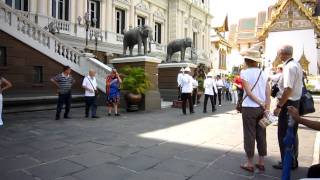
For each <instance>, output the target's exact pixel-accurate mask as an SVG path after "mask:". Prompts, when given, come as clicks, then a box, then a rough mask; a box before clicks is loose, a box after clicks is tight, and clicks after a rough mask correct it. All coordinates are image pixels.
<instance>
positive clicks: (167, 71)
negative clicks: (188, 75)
mask: <svg viewBox="0 0 320 180" xmlns="http://www.w3.org/2000/svg"><path fill="white" fill-rule="evenodd" d="M185 67H190V69H191V70H192V74H193V71H194V69H196V68H197V65H195V64H192V63H166V64H159V65H158V68H159V90H160V94H161V98H162V99H164V100H165V101H174V102H173V103H174V105H175V107H179V106H181V102H177V99H178V83H177V77H178V74H179V72H180V69H181V68H185Z"/></svg>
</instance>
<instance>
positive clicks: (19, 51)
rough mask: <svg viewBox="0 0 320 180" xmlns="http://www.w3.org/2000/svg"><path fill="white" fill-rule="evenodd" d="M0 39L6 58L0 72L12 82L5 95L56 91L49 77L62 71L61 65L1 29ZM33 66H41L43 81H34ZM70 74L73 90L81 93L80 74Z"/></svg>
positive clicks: (28, 94)
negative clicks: (73, 79) (37, 82)
mask: <svg viewBox="0 0 320 180" xmlns="http://www.w3.org/2000/svg"><path fill="white" fill-rule="evenodd" d="M0 39H1V41H0V47H5V49H6V60H7V65H6V66H0V73H1V75H2V76H3V77H5V78H6V79H8V80H9V81H11V82H12V84H13V87H12V88H11V89H10V90H8V91H7V92H5V95H7V96H13V97H16V96H34V95H38V96H40V95H54V94H55V93H56V92H55V88H54V86H53V85H52V83H51V82H50V79H51V77H53V76H54V75H56V74H58V73H60V72H62V67H63V66H62V65H61V64H59V63H57V62H55V61H54V60H53V59H50V58H49V57H47V56H45V55H43V54H42V53H40V52H38V51H36V50H35V49H33V48H31V47H29V46H28V45H26V44H24V43H22V42H20V41H19V40H17V39H15V38H14V37H12V36H10V35H8V34H6V33H5V32H3V31H0ZM34 66H41V67H42V68H43V83H40V84H36V83H34V78H33V77H34V70H33V68H34ZM72 75H73V77H74V78H75V80H76V84H75V85H74V92H77V93H81V92H82V89H81V83H82V76H80V75H79V74H76V73H73V74H72Z"/></svg>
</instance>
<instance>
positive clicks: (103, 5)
mask: <svg viewBox="0 0 320 180" xmlns="http://www.w3.org/2000/svg"><path fill="white" fill-rule="evenodd" d="M106 9H107V2H106V0H102V1H101V11H100V14H101V18H100V23H101V27H100V29H101V30H102V31H105V30H106V20H107V17H106V15H105V12H106Z"/></svg>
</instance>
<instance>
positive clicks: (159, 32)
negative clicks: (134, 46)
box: [158, 24, 162, 44]
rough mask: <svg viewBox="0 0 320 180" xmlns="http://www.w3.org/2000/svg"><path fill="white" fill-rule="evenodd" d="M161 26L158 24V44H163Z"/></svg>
mask: <svg viewBox="0 0 320 180" xmlns="http://www.w3.org/2000/svg"><path fill="white" fill-rule="evenodd" d="M161 34H162V33H161V24H158V43H159V44H161Z"/></svg>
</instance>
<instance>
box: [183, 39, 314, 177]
mask: <svg viewBox="0 0 320 180" xmlns="http://www.w3.org/2000/svg"><path fill="white" fill-rule="evenodd" d="M278 57H279V58H280V60H281V61H282V64H281V65H279V66H277V69H276V72H275V73H274V74H273V75H271V76H269V75H267V74H266V72H265V71H264V70H263V69H262V68H260V64H261V54H260V52H259V51H255V50H253V49H249V50H247V51H245V52H243V58H244V63H245V64H244V66H243V68H242V69H241V72H240V73H238V74H236V75H235V76H234V77H233V78H231V79H230V78H226V77H223V78H222V77H221V76H220V75H217V76H214V74H213V72H212V71H211V72H209V73H207V74H206V78H205V80H204V83H203V88H204V104H203V112H204V113H207V103H208V100H209V99H210V102H211V107H212V112H214V111H215V110H216V107H215V106H216V100H217V99H218V105H219V106H221V105H222V104H221V98H222V97H224V96H225V98H226V100H227V101H231V102H232V103H233V104H238V105H239V104H240V105H241V113H242V120H243V142H244V151H245V154H246V162H245V163H244V164H241V165H240V167H241V168H242V169H244V170H246V171H249V172H254V171H255V169H258V170H260V171H265V169H266V168H265V160H264V158H265V156H266V155H267V139H266V128H265V127H262V126H261V125H259V121H260V120H261V119H263V117H264V115H265V114H266V113H267V112H268V113H273V115H274V116H277V117H278V143H279V149H280V157H281V159H279V162H278V163H277V164H275V165H273V168H275V169H283V166H284V165H283V162H284V157H285V148H286V146H285V144H284V138H285V136H286V133H287V129H288V123H289V116H290V114H291V115H292V116H293V118H294V119H295V120H296V122H295V123H294V125H293V134H294V140H295V142H294V147H293V162H292V164H291V168H292V169H297V168H298V166H299V161H298V152H299V151H298V148H299V138H298V133H297V131H298V123H302V124H305V125H307V126H310V127H311V128H315V129H317V128H319V124H317V125H316V124H315V122H310V121H308V120H305V119H303V118H300V117H299V116H298V113H297V112H296V111H297V110H298V109H299V106H300V98H301V97H302V89H303V88H306V87H305V84H304V76H303V70H302V68H301V66H300V64H299V63H298V62H297V61H295V60H294V59H293V47H292V46H290V45H285V46H283V47H281V48H280V49H279V50H278ZM197 85H198V83H197V79H196V76H191V70H190V68H188V67H187V68H185V69H181V71H180V73H179V75H178V88H179V91H180V92H181V100H182V113H183V114H186V104H187V102H188V103H189V108H190V114H192V113H194V110H193V106H194V102H195V101H192V97H193V98H196V96H195V93H194V92H196V91H195V90H194V88H195V87H196V86H197ZM192 87H193V88H192ZM275 88H277V91H274V89H275ZM192 92H193V93H192ZM271 96H272V97H274V98H275V100H276V101H277V105H276V107H275V109H273V110H271V109H270V108H271V107H270V104H271ZM238 105H237V106H238ZM255 144H257V150H258V155H259V157H258V161H257V162H256V163H254V154H255ZM319 167H320V165H318V166H313V167H312V168H310V172H309V175H308V176H309V177H320V169H319Z"/></svg>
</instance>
